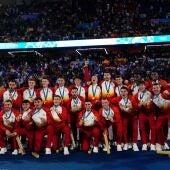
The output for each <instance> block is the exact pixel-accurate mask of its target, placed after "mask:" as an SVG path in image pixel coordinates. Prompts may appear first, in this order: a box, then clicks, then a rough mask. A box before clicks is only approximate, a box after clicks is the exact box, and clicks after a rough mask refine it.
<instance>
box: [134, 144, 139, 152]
mask: <svg viewBox="0 0 170 170" xmlns="http://www.w3.org/2000/svg"><path fill="white" fill-rule="evenodd" d="M133 151H135V152H137V151H139V148H138V146H137V144H136V143H134V144H133Z"/></svg>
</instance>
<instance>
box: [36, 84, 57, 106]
mask: <svg viewBox="0 0 170 170" xmlns="http://www.w3.org/2000/svg"><path fill="white" fill-rule="evenodd" d="M53 95H54V93H53V89H52V88H49V87H48V88H42V89H40V90H39V94H38V97H40V98H41V99H42V101H43V107H44V108H50V107H51V106H52V105H53Z"/></svg>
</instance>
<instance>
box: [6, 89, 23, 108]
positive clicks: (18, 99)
mask: <svg viewBox="0 0 170 170" xmlns="http://www.w3.org/2000/svg"><path fill="white" fill-rule="evenodd" d="M6 100H11V101H12V105H13V108H15V109H17V110H19V108H20V106H21V103H22V96H21V93H20V92H19V91H18V90H14V91H10V90H9V89H7V90H6V91H5V92H4V93H3V101H6Z"/></svg>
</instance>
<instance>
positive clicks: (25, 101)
mask: <svg viewBox="0 0 170 170" xmlns="http://www.w3.org/2000/svg"><path fill="white" fill-rule="evenodd" d="M23 103H30V101H29V100H23V101H22V104H23Z"/></svg>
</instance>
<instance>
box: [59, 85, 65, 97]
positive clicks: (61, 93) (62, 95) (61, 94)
mask: <svg viewBox="0 0 170 170" xmlns="http://www.w3.org/2000/svg"><path fill="white" fill-rule="evenodd" d="M59 92H60V97H61V98H62V99H63V98H64V87H63V92H61V89H60V87H59Z"/></svg>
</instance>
